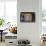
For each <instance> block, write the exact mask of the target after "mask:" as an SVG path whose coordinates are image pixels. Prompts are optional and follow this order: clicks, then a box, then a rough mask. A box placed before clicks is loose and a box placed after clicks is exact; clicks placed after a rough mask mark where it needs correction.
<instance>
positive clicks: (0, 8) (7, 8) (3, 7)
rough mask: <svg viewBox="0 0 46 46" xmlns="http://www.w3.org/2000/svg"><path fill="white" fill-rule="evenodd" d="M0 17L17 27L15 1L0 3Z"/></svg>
mask: <svg viewBox="0 0 46 46" xmlns="http://www.w3.org/2000/svg"><path fill="white" fill-rule="evenodd" d="M0 17H3V18H4V19H5V21H6V23H7V22H11V23H13V24H16V25H17V0H14V1H12V0H10V1H9V0H8V1H7V0H5V1H0Z"/></svg>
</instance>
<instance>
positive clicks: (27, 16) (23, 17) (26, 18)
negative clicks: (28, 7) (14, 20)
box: [20, 12, 35, 22]
mask: <svg viewBox="0 0 46 46" xmlns="http://www.w3.org/2000/svg"><path fill="white" fill-rule="evenodd" d="M20 22H35V12H20Z"/></svg>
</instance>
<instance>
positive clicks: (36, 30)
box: [17, 0, 42, 43]
mask: <svg viewBox="0 0 46 46" xmlns="http://www.w3.org/2000/svg"><path fill="white" fill-rule="evenodd" d="M41 2H42V1H41V0H18V1H17V14H18V39H29V40H30V42H32V43H39V42H40V34H41V30H40V26H41V25H40V24H41V6H42V5H41V4H42V3H41ZM20 12H35V14H36V15H35V16H36V20H35V23H32V22H31V23H21V22H20Z"/></svg>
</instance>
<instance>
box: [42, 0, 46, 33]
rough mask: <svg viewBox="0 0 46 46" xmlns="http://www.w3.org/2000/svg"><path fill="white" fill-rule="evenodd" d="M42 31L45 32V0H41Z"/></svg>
mask: <svg viewBox="0 0 46 46" xmlns="http://www.w3.org/2000/svg"><path fill="white" fill-rule="evenodd" d="M42 31H43V32H44V33H45V32H46V0H42Z"/></svg>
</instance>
